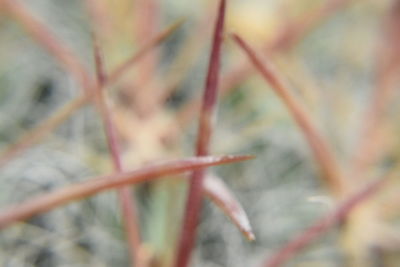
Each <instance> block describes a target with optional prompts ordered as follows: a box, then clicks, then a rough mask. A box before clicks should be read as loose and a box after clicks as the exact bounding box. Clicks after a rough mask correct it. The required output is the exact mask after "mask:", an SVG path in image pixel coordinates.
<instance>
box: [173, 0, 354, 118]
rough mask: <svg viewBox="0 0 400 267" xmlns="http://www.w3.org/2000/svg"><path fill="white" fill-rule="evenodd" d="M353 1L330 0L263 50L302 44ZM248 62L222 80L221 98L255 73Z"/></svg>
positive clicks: (191, 109) (184, 114) (190, 110)
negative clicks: (307, 36)
mask: <svg viewBox="0 0 400 267" xmlns="http://www.w3.org/2000/svg"><path fill="white" fill-rule="evenodd" d="M350 2H351V0H330V1H326V2H325V3H324V4H323V6H322V7H320V8H317V9H314V10H312V11H311V12H309V13H308V14H306V15H305V16H303V17H302V18H301V19H299V20H296V21H295V22H293V23H291V24H290V25H289V26H288V27H282V30H281V31H279V32H278V34H277V35H276V36H275V37H274V38H273V39H272V41H269V42H267V43H266V44H264V45H263V50H265V52H266V53H268V54H274V53H279V52H285V51H287V50H289V49H290V48H292V47H293V46H295V45H296V43H298V42H300V41H301V40H302V38H304V37H305V36H306V35H307V33H309V32H310V31H311V30H312V29H313V28H315V27H316V26H318V25H319V24H320V23H322V22H323V21H324V20H326V19H328V18H329V17H331V16H332V15H333V14H335V13H336V12H338V11H339V10H340V9H342V8H344V7H346V5H347V4H348V3H350ZM250 67H251V66H250V64H248V62H241V63H239V64H238V65H236V66H235V67H234V68H233V69H232V70H230V71H228V72H227V73H226V74H225V75H223V76H222V78H221V88H220V92H221V96H225V95H227V94H228V93H229V92H230V91H231V90H232V89H234V88H235V87H236V86H237V85H238V84H241V83H242V82H243V81H245V80H246V79H247V78H248V77H249V76H250V75H251V74H252V73H253V72H252V70H251V68H250ZM200 105H201V104H200V101H199V100H198V99H193V100H192V101H189V102H188V103H187V104H186V105H185V106H184V107H183V108H182V109H181V110H180V112H179V113H178V115H177V116H178V122H179V124H180V125H187V124H188V123H189V122H190V121H191V120H190V118H193V116H194V114H195V113H196V112H197V110H199V107H200Z"/></svg>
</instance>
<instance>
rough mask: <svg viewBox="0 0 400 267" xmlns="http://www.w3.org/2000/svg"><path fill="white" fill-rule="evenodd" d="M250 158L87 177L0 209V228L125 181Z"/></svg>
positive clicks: (172, 163)
mask: <svg viewBox="0 0 400 267" xmlns="http://www.w3.org/2000/svg"><path fill="white" fill-rule="evenodd" d="M252 158H253V157H252V156H206V157H192V158H186V159H180V160H172V161H164V162H160V163H153V164H151V165H148V166H145V167H142V168H139V169H137V170H134V171H129V172H125V173H117V174H112V175H106V176H101V177H98V178H96V179H94V178H90V179H88V181H87V182H83V183H79V184H75V185H70V186H67V187H63V188H61V189H58V190H56V191H54V192H51V193H47V194H43V195H41V196H38V197H36V198H34V199H30V200H27V201H25V202H24V203H22V204H17V205H15V206H11V207H8V208H4V209H2V211H1V212H0V229H3V228H5V227H8V226H11V225H12V224H13V223H16V222H18V221H23V220H26V219H29V218H30V217H32V216H35V215H39V214H41V213H44V212H47V211H50V210H52V209H54V208H56V207H59V206H62V205H65V204H67V203H69V202H72V201H77V200H79V199H83V198H86V197H89V196H92V195H95V194H97V193H100V192H104V191H107V190H112V189H115V188H118V187H122V186H125V185H127V184H136V183H141V182H145V181H150V180H153V179H156V178H158V177H160V176H166V175H171V174H176V173H180V172H185V171H190V170H193V169H197V168H200V167H209V166H214V165H220V164H226V163H233V162H238V161H243V160H248V159H252Z"/></svg>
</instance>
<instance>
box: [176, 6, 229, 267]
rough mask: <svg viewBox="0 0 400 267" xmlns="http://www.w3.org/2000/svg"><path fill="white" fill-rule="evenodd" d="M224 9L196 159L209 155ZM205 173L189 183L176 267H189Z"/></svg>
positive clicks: (218, 25) (215, 41) (211, 62)
mask: <svg viewBox="0 0 400 267" xmlns="http://www.w3.org/2000/svg"><path fill="white" fill-rule="evenodd" d="M225 7H226V1H225V0H221V1H220V4H219V9H218V16H217V20H216V23H215V32H214V37H213V44H212V49H211V55H210V59H209V66H208V74H207V79H206V84H205V89H204V95H203V106H202V110H201V113H200V121H199V129H198V136H197V146H196V155H197V156H204V155H207V154H208V153H209V145H210V139H211V134H212V127H213V118H214V116H215V114H214V112H215V109H216V106H217V99H218V80H219V73H220V60H221V45H222V41H223V30H224V19H225ZM204 174H205V170H204V169H201V170H198V171H195V172H193V174H192V177H191V180H190V185H189V190H188V195H187V203H186V209H185V215H184V221H183V226H182V231H181V235H180V241H179V246H178V251H177V258H176V266H177V267H186V266H187V265H188V264H189V260H190V256H191V253H192V250H193V247H194V242H195V236H196V228H197V223H198V218H199V214H200V211H201V202H202V191H203V179H204Z"/></svg>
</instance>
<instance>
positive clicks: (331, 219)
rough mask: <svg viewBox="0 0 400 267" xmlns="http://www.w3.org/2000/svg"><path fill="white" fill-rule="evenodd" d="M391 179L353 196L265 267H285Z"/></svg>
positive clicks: (383, 179)
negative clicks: (287, 262)
mask: <svg viewBox="0 0 400 267" xmlns="http://www.w3.org/2000/svg"><path fill="white" fill-rule="evenodd" d="M389 178H390V175H388V176H386V177H384V178H381V179H378V180H376V181H373V182H371V183H370V184H368V185H367V186H365V187H364V188H362V189H361V190H360V191H358V192H356V193H355V194H354V195H351V196H350V197H349V198H348V199H347V200H345V201H344V202H343V203H342V204H341V205H339V207H338V208H337V209H336V210H335V211H334V212H333V213H331V214H329V215H328V216H326V217H324V218H322V219H320V220H318V221H317V222H316V223H315V224H314V225H312V226H311V227H309V228H308V229H306V230H305V231H303V232H302V233H301V234H300V235H299V236H297V237H295V238H294V239H292V240H291V241H289V242H287V243H286V245H285V246H284V247H283V248H281V249H280V250H279V251H278V252H277V253H275V254H274V255H273V256H272V257H270V258H269V259H267V260H266V261H265V263H264V264H263V266H265V267H277V266H283V264H284V263H285V262H286V261H288V260H290V259H291V258H292V257H293V256H294V255H295V254H297V253H299V252H300V251H301V250H303V249H304V248H305V247H307V246H308V245H309V244H310V243H311V242H313V241H314V240H315V239H317V238H318V237H320V236H321V235H322V234H323V233H325V232H326V231H328V230H329V229H331V228H332V227H333V226H334V225H336V224H338V223H340V222H342V221H343V220H344V219H345V218H346V217H347V216H348V215H349V214H350V212H352V211H353V209H354V208H356V207H357V205H359V204H361V203H362V202H363V201H366V200H367V199H368V198H370V197H371V196H372V195H373V194H374V193H376V192H377V191H378V190H379V189H380V188H381V187H382V186H383V185H384V184H385V182H387V181H388V179H389Z"/></svg>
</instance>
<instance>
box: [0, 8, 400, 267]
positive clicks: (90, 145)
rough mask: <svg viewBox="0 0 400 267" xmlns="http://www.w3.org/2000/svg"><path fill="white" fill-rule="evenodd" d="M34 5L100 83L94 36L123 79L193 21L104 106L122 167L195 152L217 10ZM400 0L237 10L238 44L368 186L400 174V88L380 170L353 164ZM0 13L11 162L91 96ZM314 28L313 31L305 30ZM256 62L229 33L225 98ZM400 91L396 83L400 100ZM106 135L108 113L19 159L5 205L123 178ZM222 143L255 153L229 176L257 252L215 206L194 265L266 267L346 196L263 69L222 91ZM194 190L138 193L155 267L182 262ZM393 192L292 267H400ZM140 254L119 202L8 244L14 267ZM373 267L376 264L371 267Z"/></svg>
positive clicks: (1, 132) (222, 148)
mask: <svg viewBox="0 0 400 267" xmlns="http://www.w3.org/2000/svg"><path fill="white" fill-rule="evenodd" d="M1 2H2V1H1V0H0V4H1ZM20 2H22V3H23V4H24V5H26V6H27V8H28V9H29V10H31V11H32V13H33V14H35V16H37V17H38V18H39V19H40V20H41V21H42V22H44V24H45V25H46V26H47V27H48V28H49V29H51V30H52V31H53V32H54V33H55V35H56V36H57V37H59V39H60V40H62V41H63V42H65V44H66V45H68V46H69V47H71V49H72V50H73V51H74V52H75V53H76V54H77V55H78V56H79V58H80V59H81V60H82V61H83V62H84V64H85V66H86V67H87V68H89V69H90V71H91V73H94V72H95V70H94V59H93V43H92V35H93V34H95V35H96V36H97V38H98V41H99V44H100V46H101V48H102V51H103V54H104V61H105V68H106V71H107V73H110V72H111V71H112V70H114V69H115V67H116V66H118V64H120V63H121V62H123V61H125V60H126V59H127V58H129V57H130V56H131V54H132V53H133V52H135V51H137V49H139V48H140V47H141V46H142V45H143V44H145V43H146V41H147V40H150V39H151V37H153V36H155V34H156V33H158V32H160V31H161V30H162V29H165V28H166V26H167V25H169V24H171V23H173V22H175V21H176V20H178V19H181V18H182V17H183V16H185V17H186V22H185V24H184V25H183V26H182V27H181V28H179V29H178V30H177V32H175V33H174V34H173V35H171V36H170V37H169V38H168V39H167V40H166V41H165V42H164V43H163V44H162V45H161V46H160V47H161V48H160V49H156V50H154V51H153V52H152V53H150V54H149V55H147V56H146V57H145V58H144V59H143V60H142V61H140V62H139V63H138V64H136V65H135V66H134V67H132V69H131V70H130V71H129V72H127V73H126V74H125V75H124V76H123V78H122V79H120V80H119V81H118V82H116V83H115V84H113V85H111V86H109V87H107V88H106V93H105V96H106V99H107V101H108V103H110V106H111V110H112V119H113V121H114V122H115V126H116V129H117V133H118V138H119V141H120V147H121V150H122V153H123V161H124V164H123V165H124V168H126V169H128V170H129V169H133V168H134V167H137V166H140V165H141V164H143V163H147V162H150V161H154V160H158V159H169V158H176V157H179V156H186V155H192V154H193V153H194V145H195V144H194V142H195V139H196V136H195V132H196V130H197V119H198V109H196V108H197V104H198V103H197V104H196V103H195V102H193V101H196V100H197V101H198V100H199V99H200V96H201V92H202V89H203V87H204V79H205V75H206V66H207V59H208V54H209V48H210V43H211V34H212V25H213V21H214V18H215V6H216V2H217V1H177V0H164V1H158V0H151V1H150V0H135V1H128V0H119V1H112V0H108V1H96V0H87V1H76V0H74V1H72V0H70V1H65V0H42V1H32V0H31V1H20ZM347 2H348V3H347ZM397 2H398V1H397V0H392V1H390V0H385V1H373V0H370V1H350V0H349V1H344V0H336V1H335V0H299V1H292V0H285V1H279V0H269V1H262V0H247V1H243V0H242V1H239V0H235V1H234V0H232V1H228V9H227V18H226V30H227V33H230V32H236V33H238V34H240V35H241V36H243V37H244V38H246V40H248V41H249V42H250V43H252V44H253V47H255V48H257V49H258V50H259V51H265V52H266V54H267V55H268V58H269V59H271V60H272V61H273V62H274V64H275V65H276V66H277V68H278V69H279V71H280V74H281V75H282V76H283V77H284V78H285V79H286V80H287V81H288V84H289V88H290V89H291V90H292V91H293V92H294V94H295V95H296V96H297V98H298V99H299V101H300V102H302V103H303V104H304V105H305V107H306V108H307V110H308V112H309V113H310V115H311V117H312V119H313V120H314V122H315V124H316V125H317V127H318V129H319V130H320V132H321V133H322V135H323V136H324V137H326V139H327V141H328V142H329V143H330V144H331V146H332V148H333V153H334V154H335V155H336V156H337V159H338V162H339V163H340V165H341V167H343V170H344V173H345V174H346V175H348V176H346V178H347V179H353V178H354V177H353V176H356V175H355V174H357V175H359V176H362V177H361V178H359V177H358V178H357V177H356V178H354V179H359V180H356V181H358V182H357V183H359V184H360V185H364V184H365V183H366V182H367V181H368V178H371V177H377V176H380V175H382V174H384V173H386V172H387V171H388V170H390V169H391V168H392V167H393V166H396V165H397V164H398V156H399V142H398V138H397V137H398V132H399V123H398V119H397V117H398V114H399V112H398V111H399V110H398V107H399V105H398V101H399V100H398V99H399V96H398V94H397V92H396V90H392V94H391V95H390V97H388V99H386V100H385V101H387V102H385V104H386V105H385V106H387V110H386V111H385V112H383V113H382V114H380V115H379V116H378V117H379V119H377V121H378V123H377V124H376V127H375V128H376V129H377V132H376V133H374V135H372V136H373V138H372V139H371V142H369V143H372V148H370V149H369V150H367V151H366V152H365V154H367V155H368V156H367V157H369V155H371V159H370V160H369V164H367V165H366V166H362V168H361V171H360V170H358V171H357V172H356V171H354V170H353V169H354V168H353V165H352V164H353V163H354V162H355V161H356V160H357V159H356V160H355V159H354V156H355V155H356V154H357V151H358V150H359V148H358V147H357V146H358V144H360V143H362V142H361V141H360V140H362V138H363V136H366V133H365V129H366V128H365V127H364V126H365V125H364V124H365V122H366V121H368V116H365V114H368V113H367V111H368V110H369V109H370V105H371V104H370V103H371V102H373V99H374V97H376V95H375V93H374V92H375V90H376V88H377V87H379V85H377V80H378V78H377V73H379V71H378V68H379V65H378V64H377V62H378V59H379V58H380V56H381V55H382V53H384V52H383V51H382V49H381V47H382V43H383V44H385V43H386V42H389V39H387V37H385V34H384V32H385V27H387V24H385V21H387V18H388V16H390V14H391V11H393V10H392V9H394V8H396V5H395V4H396V3H397ZM335 4H337V5H338V6H339V7H337V8H336V6H335ZM397 6H398V4H397ZM0 14H1V17H0V148H1V151H3V150H4V151H5V150H6V148H7V147H8V146H9V145H10V144H12V143H15V142H17V140H19V137H20V136H22V135H23V134H24V133H26V132H29V131H32V129H35V127H36V126H37V125H39V124H40V122H42V121H44V120H46V118H48V117H49V116H51V115H52V114H54V113H55V112H56V111H57V110H58V109H59V107H61V106H62V105H63V104H65V103H67V102H68V101H70V100H72V99H74V98H76V97H78V96H79V95H80V94H81V93H82V88H80V87H79V85H78V83H77V81H76V80H74V78H73V77H71V76H70V74H69V73H67V72H65V71H64V69H63V68H62V67H60V65H59V64H58V63H57V61H56V60H55V59H54V58H53V57H52V56H51V55H49V53H48V52H47V51H46V50H45V49H44V48H43V47H42V46H41V45H39V44H37V43H36V42H35V41H34V40H33V39H32V38H31V35H30V34H28V33H26V32H25V31H24V30H23V28H24V27H23V25H21V23H19V22H18V20H17V19H15V18H14V17H13V16H12V15H10V14H9V12H8V11H7V10H6V8H3V9H1V8H0ZM307 23H308V24H307ZM303 24H304V25H306V26H307V25H308V26H307V27H305V29H304V30H302V27H303V26H302V25H303ZM290 29H292V30H290ZM299 29H300V30H299ZM296 30H297V32H296ZM283 32H287V34H288V35H287V38H289V39H290V37H293V36H297V35H296V34H298V36H297V37H296V38H297V40H295V41H293V42H292V43H290V41H287V40H289V39H285V38H283V39H282V40H284V41H282V43H283V44H290V45H288V46H287V47H285V45H282V46H281V47H279V48H271V47H270V46H271V44H273V43H274V42H276V40H277V36H278V37H279V36H281V35H282V33H283ZM284 37H285V35H284ZM285 42H286V43H285ZM277 43H278V44H280V43H279V42H277ZM267 48H268V49H267ZM399 49H400V48H399ZM396 51H397V50H396ZM398 52H400V51H398ZM246 62H247V59H246V58H245V57H244V56H243V53H242V52H241V51H240V50H239V49H238V47H237V46H236V45H234V43H233V42H232V41H231V40H230V39H229V37H228V36H226V39H225V42H224V48H223V64H222V73H223V78H222V79H221V87H223V86H224V85H225V84H228V83H229V81H228V79H227V78H226V77H229V74H230V73H232V70H235V69H236V68H237V67H238V66H242V65H243V64H244V65H245V71H248V69H250V67H248V66H247V69H246V64H247V63H246ZM233 77H235V75H234V76H233ZM396 82H398V81H395V82H393V83H392V84H391V85H390V86H391V87H393V88H394V89H396V86H397V85H398V83H396ZM378 89H379V88H378ZM378 94H379V93H378ZM371 99H372V100H371ZM102 127H103V126H102V123H101V120H100V117H99V115H98V114H97V113H96V111H95V109H94V108H93V107H92V106H91V105H88V106H86V107H84V108H81V109H79V110H77V111H76V112H75V113H74V114H73V115H72V116H70V118H68V119H66V120H65V121H64V122H63V124H62V125H61V126H60V127H57V128H56V129H55V130H54V131H51V132H49V134H47V136H46V137H45V138H43V139H42V140H41V141H40V142H39V143H38V144H35V145H33V146H32V147H31V148H29V149H26V150H24V151H22V152H21V153H19V154H18V156H16V157H15V158H13V159H12V160H10V161H9V162H7V164H6V165H4V166H3V167H2V168H1V169H0V207H5V206H6V205H8V204H11V203H17V202H21V201H22V200H27V199H30V198H31V197H33V196H35V195H39V194H41V193H43V192H47V191H50V190H53V189H55V188H59V187H61V186H64V185H67V184H71V183H74V182H77V181H82V180H83V179H84V177H88V176H89V174H90V175H94V174H101V173H110V172H111V171H112V164H111V161H110V157H109V152H108V148H107V143H106V138H105V136H104V131H103V128H102ZM367 128H368V127H367ZM214 131H215V132H214V136H213V139H212V146H211V148H212V149H211V150H212V153H213V154H227V153H229V154H231V153H233V154H234V153H245V154H254V155H256V156H257V159H256V160H254V161H251V162H245V163H240V164H236V165H233V166H229V168H228V167H221V168H217V169H216V172H217V173H218V176H219V177H223V178H224V180H225V182H226V184H227V185H228V186H229V187H230V188H231V190H232V191H233V192H234V193H235V195H236V197H237V198H238V200H239V201H240V202H241V203H242V206H243V207H244V210H246V212H247V214H248V216H249V218H250V222H251V224H252V227H253V230H254V232H255V235H256V241H254V242H251V243H249V242H247V241H246V240H245V239H244V238H243V236H242V235H241V233H240V232H239V231H238V230H237V228H236V227H235V226H234V225H233V224H232V223H230V221H229V220H228V219H227V218H226V217H225V216H224V214H223V213H222V212H221V211H220V210H219V209H218V208H217V207H216V206H215V205H214V204H213V203H211V202H208V201H206V202H205V207H204V212H203V214H202V220H201V223H200V226H199V233H198V243H197V248H196V251H195V256H194V259H193V266H258V264H260V263H261V262H262V261H263V260H264V259H265V257H268V256H270V255H272V254H273V253H274V252H275V251H276V250H277V249H278V248H279V247H281V246H282V245H284V244H285V243H287V242H288V240H289V239H291V238H292V237H293V236H295V235H297V234H298V233H300V232H301V231H302V230H303V229H305V228H306V227H307V226H309V225H311V224H312V223H313V222H314V221H315V220H316V219H317V218H319V217H320V216H322V215H325V214H328V213H329V212H331V211H332V210H333V208H334V207H335V205H336V204H337V200H342V198H345V195H343V196H341V197H338V196H334V195H333V194H332V192H331V191H330V188H328V187H326V184H325V183H324V180H323V178H322V179H321V176H322V175H321V174H320V173H319V172H318V169H319V167H318V166H317V164H316V163H315V161H314V160H313V158H312V155H311V152H310V149H309V147H308V145H307V143H306V142H305V140H304V138H303V135H302V133H301V132H300V130H299V128H298V126H297V125H296V124H295V122H294V120H293V119H292V117H291V116H290V114H289V112H288V111H287V109H286V108H285V106H284V105H282V103H281V101H280V99H279V98H278V97H277V96H276V95H275V94H274V93H273V91H272V90H271V88H270V87H269V85H267V84H266V83H265V82H264V81H263V80H262V79H261V77H260V76H259V75H258V74H256V72H255V71H250V72H249V75H247V77H246V79H243V80H241V81H240V82H239V83H235V84H233V85H232V86H231V87H229V88H227V90H226V92H225V93H221V95H220V106H219V111H218V118H217V124H216V126H215V129H214ZM367 143H368V142H367ZM374 145H375V146H374ZM360 150H362V149H360ZM361 156H363V155H361ZM352 171H354V172H352ZM353 174H354V175H353ZM185 185H186V183H185V182H183V179H182V177H181V176H175V177H171V179H168V180H163V181H158V182H154V183H146V184H143V185H141V186H139V187H137V188H135V189H134V191H135V198H136V199H137V201H138V206H139V218H140V225H141V230H142V231H141V233H142V238H143V240H144V242H145V248H146V253H148V254H149V255H150V256H151V257H152V258H153V264H154V266H170V264H171V262H172V260H173V256H174V252H175V251H174V249H175V245H176V238H177V235H178V234H179V229H180V224H181V216H182V211H183V209H182V208H183V205H184V197H185V195H184V192H185ZM352 186H354V185H352ZM350 187H351V186H349V191H351V192H353V190H355V188H354V187H351V188H350ZM387 187H388V188H385V189H384V190H383V191H382V192H381V193H380V194H378V196H377V197H374V198H373V199H371V200H369V201H368V203H367V204H366V205H370V206H365V207H372V208H370V209H369V210H370V211H372V212H364V211H365V210H368V208H365V207H364V209H360V211H358V212H355V213H354V216H352V217H351V218H350V219H349V227H346V222H343V225H342V226H337V228H335V229H332V231H330V232H329V233H327V234H326V235H324V237H323V238H321V239H320V240H319V241H317V242H316V243H314V244H313V245H312V246H311V247H310V248H309V249H308V250H306V251H304V252H302V253H301V254H300V255H299V256H298V257H295V258H293V259H292V264H293V266H342V265H345V266H367V265H363V264H364V263H365V262H369V263H370V264H371V265H369V266H380V265H379V264H381V263H382V264H383V263H385V264H387V265H384V266H398V264H400V260H399V259H398V258H399V257H398V256H396V253H398V252H399V245H400V243H399V241H400V232H399V228H398V218H399V208H398V207H397V206H398V205H397V203H398V193H399V190H400V187H399V184H398V182H397V181H396V180H395V179H393V181H390V186H387ZM347 193H348V192H347ZM396 201H397V202H396ZM370 202H371V203H372V204H371V203H370ZM363 225H367V226H365V227H363ZM128 254H129V253H128V250H127V248H126V236H125V233H124V228H123V225H122V222H121V214H120V207H119V206H118V200H117V197H116V196H115V193H106V194H102V195H99V196H96V197H93V198H90V199H85V200H82V201H81V202H78V203H75V204H71V205H68V206H66V207H62V208H60V209H57V210H55V211H52V212H49V213H46V214H44V215H40V216H36V217H34V218H33V219H31V220H29V221H27V222H26V223H21V224H18V225H16V226H13V227H12V228H9V229H6V230H3V231H2V232H0V265H2V266H11V267H14V266H67V265H68V266H128V264H129V256H128ZM150 256H149V257H150ZM375 261H376V262H377V265H373V264H372V262H375ZM346 264H347V265H346ZM357 264H358V265H357Z"/></svg>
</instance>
